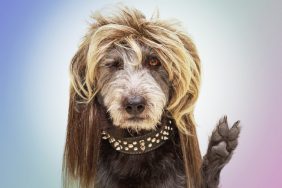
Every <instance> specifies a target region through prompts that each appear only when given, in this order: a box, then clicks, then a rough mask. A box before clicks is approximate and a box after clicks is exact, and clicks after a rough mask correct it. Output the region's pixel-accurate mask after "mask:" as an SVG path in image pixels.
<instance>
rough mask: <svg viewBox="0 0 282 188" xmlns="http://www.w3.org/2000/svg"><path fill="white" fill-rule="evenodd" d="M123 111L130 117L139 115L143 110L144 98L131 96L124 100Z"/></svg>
mask: <svg viewBox="0 0 282 188" xmlns="http://www.w3.org/2000/svg"><path fill="white" fill-rule="evenodd" d="M124 108H125V111H126V112H127V113H128V114H130V115H139V114H141V113H142V112H143V111H144V109H145V98H144V97H142V96H133V97H128V98H126V99H125V102H124Z"/></svg>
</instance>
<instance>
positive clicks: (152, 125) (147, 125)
mask: <svg viewBox="0 0 282 188" xmlns="http://www.w3.org/2000/svg"><path fill="white" fill-rule="evenodd" d="M158 123H159V122H154V121H152V120H149V119H145V118H128V119H126V120H125V121H123V122H122V123H117V124H115V125H116V126H118V127H120V128H123V129H131V130H134V131H141V130H155V129H156V127H157V124H158Z"/></svg>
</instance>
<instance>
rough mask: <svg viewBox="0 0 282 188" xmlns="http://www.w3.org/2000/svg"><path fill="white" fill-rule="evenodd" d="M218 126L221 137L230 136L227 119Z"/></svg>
mask: <svg viewBox="0 0 282 188" xmlns="http://www.w3.org/2000/svg"><path fill="white" fill-rule="evenodd" d="M219 122H220V123H219V125H218V132H219V134H220V135H221V136H223V137H226V136H228V132H229V128H228V124H227V117H224V118H223V120H220V121H219Z"/></svg>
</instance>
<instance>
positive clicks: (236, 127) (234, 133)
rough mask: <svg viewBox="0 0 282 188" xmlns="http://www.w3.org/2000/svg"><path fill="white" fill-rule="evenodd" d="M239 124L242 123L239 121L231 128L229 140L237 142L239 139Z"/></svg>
mask: <svg viewBox="0 0 282 188" xmlns="http://www.w3.org/2000/svg"><path fill="white" fill-rule="evenodd" d="M239 123H240V121H237V122H235V123H234V125H233V126H232V127H231V129H230V131H229V135H228V138H229V140H235V139H237V138H238V135H239V133H240V127H239Z"/></svg>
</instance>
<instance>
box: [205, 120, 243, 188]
mask: <svg viewBox="0 0 282 188" xmlns="http://www.w3.org/2000/svg"><path fill="white" fill-rule="evenodd" d="M239 133H240V127H239V121H237V122H235V123H234V125H233V126H232V127H231V128H230V129H229V127H228V123H227V117H226V116H225V117H223V118H222V119H220V121H219V123H218V125H217V126H216V128H215V129H214V131H213V133H212V136H211V138H210V141H209V146H208V150H207V153H206V155H205V156H204V158H203V164H202V169H201V173H202V176H203V186H202V188H217V187H218V184H219V177H220V172H221V170H222V168H223V167H224V166H225V165H226V164H227V163H228V162H229V160H230V159H231V156H232V154H233V151H234V149H235V148H236V146H237V145H238V137H239Z"/></svg>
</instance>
